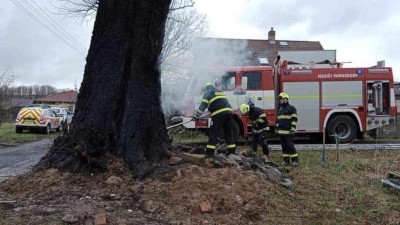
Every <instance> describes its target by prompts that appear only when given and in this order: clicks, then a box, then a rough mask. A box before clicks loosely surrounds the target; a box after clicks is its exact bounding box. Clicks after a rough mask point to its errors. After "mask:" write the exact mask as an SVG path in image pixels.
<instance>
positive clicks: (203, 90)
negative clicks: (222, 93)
mask: <svg viewBox="0 0 400 225" xmlns="http://www.w3.org/2000/svg"><path fill="white" fill-rule="evenodd" d="M212 87H213V84H212V83H211V82H207V83H205V84H204V86H203V87H202V88H201V91H202V92H205V91H207V90H209V89H210V88H212Z"/></svg>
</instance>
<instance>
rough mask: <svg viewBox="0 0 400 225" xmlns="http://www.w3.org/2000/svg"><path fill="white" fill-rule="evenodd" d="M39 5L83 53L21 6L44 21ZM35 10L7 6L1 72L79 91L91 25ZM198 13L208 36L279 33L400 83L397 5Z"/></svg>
mask: <svg viewBox="0 0 400 225" xmlns="http://www.w3.org/2000/svg"><path fill="white" fill-rule="evenodd" d="M51 1H52V2H56V0H51ZM27 2H30V3H31V4H30V5H29V4H27ZM35 3H36V4H37V5H39V6H40V7H41V9H43V10H44V11H46V12H47V14H48V15H50V16H51V17H52V19H54V20H55V21H57V23H58V24H59V25H60V26H61V27H62V29H63V30H65V31H67V32H68V33H69V34H70V35H71V36H72V37H73V38H74V39H75V40H76V41H77V42H78V43H79V45H78V44H77V43H76V42H75V41H73V40H71V38H69V37H68V36H67V35H66V34H59V36H62V38H61V37H57V36H56V35H54V32H53V33H52V32H49V31H48V30H46V29H45V28H43V27H42V26H41V25H40V24H39V23H38V22H36V21H35V19H33V18H32V17H30V15H28V14H27V13H26V12H24V10H23V9H21V8H19V7H18V6H17V5H16V4H19V5H20V6H23V7H24V8H25V10H29V12H30V13H31V14H32V15H33V16H35V17H36V19H38V16H37V15H38V12H40V9H37V11H33V8H36V5H35ZM35 3H33V2H32V0H6V1H5V2H3V4H2V7H1V8H0V14H1V15H2V18H1V20H0V72H2V71H4V70H5V69H6V68H7V67H8V66H11V67H12V68H13V70H14V73H15V75H16V80H15V81H16V84H50V85H54V86H56V87H58V88H73V87H74V83H75V82H76V83H77V84H78V86H79V84H80V82H81V81H82V75H83V70H84V66H85V59H84V56H82V54H83V53H82V51H87V49H88V48H89V44H90V38H91V32H92V27H93V24H92V22H84V21H82V20H79V19H71V18H65V17H64V16H60V15H54V14H52V13H51V12H56V10H55V9H54V7H52V5H51V4H50V3H49V0H40V1H39V0H35ZM196 7H197V8H198V10H199V11H200V12H202V13H204V14H206V16H207V20H208V23H209V25H208V26H209V32H208V36H211V37H223V38H245V39H266V38H267V33H268V31H269V30H270V29H271V27H274V30H275V31H276V39H277V40H303V41H320V42H321V44H322V46H323V47H324V48H325V49H326V50H332V49H335V50H337V60H338V61H341V62H352V63H351V64H346V67H350V66H354V67H359V66H372V65H376V62H377V61H379V60H385V61H386V66H391V67H393V70H394V73H395V74H394V75H395V79H396V80H399V81H400V53H399V50H400V47H399V45H398V40H399V39H400V13H399V12H400V1H398V0H386V1H381V0H352V1H349V0H346V1H344V0H336V1H325V0H308V1H304V0H303V1H300V0H280V1H276V0H275V1H272V0H197V1H196ZM32 12H34V13H32ZM48 20H50V19H48ZM56 26H57V25H54V24H53V27H56ZM57 30H60V29H57ZM58 33H60V31H59V32H58ZM63 40H64V41H63ZM65 41H67V42H69V43H70V45H72V47H70V46H68V45H66V44H65ZM75 49H77V51H79V53H78V52H77V51H76V50H75ZM85 54H86V52H85Z"/></svg>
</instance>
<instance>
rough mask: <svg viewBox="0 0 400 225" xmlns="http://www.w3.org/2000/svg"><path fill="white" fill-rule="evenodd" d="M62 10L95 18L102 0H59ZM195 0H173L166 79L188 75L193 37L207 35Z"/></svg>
mask: <svg viewBox="0 0 400 225" xmlns="http://www.w3.org/2000/svg"><path fill="white" fill-rule="evenodd" d="M59 1H61V2H63V5H62V6H58V7H57V8H58V9H59V12H60V13H61V14H63V15H67V16H71V17H83V18H86V19H89V20H90V19H92V18H93V16H94V15H95V14H96V12H97V9H98V6H99V0H59ZM194 5H195V1H194V0H172V2H171V5H170V9H169V14H168V17H167V22H166V26H165V36H164V44H163V50H162V54H161V60H160V61H161V63H162V75H163V79H165V80H167V81H168V80H169V81H170V80H173V79H175V78H176V77H177V75H183V74H185V69H186V67H183V66H182V65H185V64H186V62H187V61H189V60H191V58H192V57H193V54H192V51H191V50H192V49H191V48H192V44H193V39H194V38H196V37H200V36H203V35H204V34H205V31H206V29H207V22H206V20H205V18H206V17H205V15H203V14H199V13H198V12H197V11H196V9H195V8H194V7H193V6H194Z"/></svg>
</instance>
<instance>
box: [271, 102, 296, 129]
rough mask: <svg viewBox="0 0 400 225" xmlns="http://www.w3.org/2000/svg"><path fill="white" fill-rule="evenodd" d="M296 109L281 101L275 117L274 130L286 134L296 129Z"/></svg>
mask: <svg viewBox="0 0 400 225" xmlns="http://www.w3.org/2000/svg"><path fill="white" fill-rule="evenodd" d="M296 126H297V110H296V108H295V107H294V106H292V105H290V104H289V103H283V104H282V105H281V107H280V108H279V110H278V114H277V117H276V132H277V133H278V134H282V135H287V134H290V133H291V132H294V131H296Z"/></svg>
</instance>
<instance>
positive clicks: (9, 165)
mask: <svg viewBox="0 0 400 225" xmlns="http://www.w3.org/2000/svg"><path fill="white" fill-rule="evenodd" d="M51 144H52V139H43V140H40V141H35V142H31V143H26V144H22V145H19V146H16V147H0V181H1V180H4V179H6V178H8V177H10V176H15V175H18V174H22V173H26V172H28V171H30V170H31V169H32V167H33V166H34V165H36V163H37V162H38V161H39V160H40V158H41V157H42V156H43V155H44V154H46V152H47V150H48V149H49V148H50V145H51Z"/></svg>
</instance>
